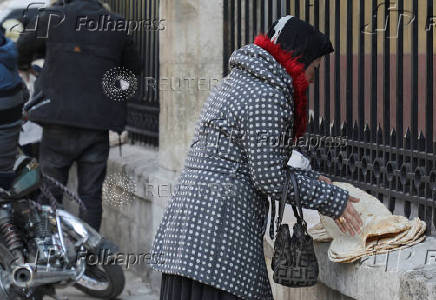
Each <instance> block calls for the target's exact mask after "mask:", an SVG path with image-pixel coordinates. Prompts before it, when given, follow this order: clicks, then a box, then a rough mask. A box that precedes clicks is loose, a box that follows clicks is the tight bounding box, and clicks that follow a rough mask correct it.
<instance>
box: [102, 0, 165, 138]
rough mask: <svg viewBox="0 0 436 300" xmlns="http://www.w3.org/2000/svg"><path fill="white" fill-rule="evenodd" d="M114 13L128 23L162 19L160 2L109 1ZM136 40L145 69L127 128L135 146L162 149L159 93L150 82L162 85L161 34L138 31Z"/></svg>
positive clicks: (135, 0) (130, 104) (153, 31)
mask: <svg viewBox="0 0 436 300" xmlns="http://www.w3.org/2000/svg"><path fill="white" fill-rule="evenodd" d="M105 2H106V3H107V4H109V6H110V7H111V10H112V11H113V12H115V13H118V14H120V15H122V16H123V17H125V18H126V19H127V20H136V21H143V22H144V24H147V23H146V22H153V21H156V20H160V19H159V0H106V1H105ZM133 37H134V40H135V42H136V45H137V46H138V50H139V53H140V55H141V59H142V64H143V69H142V73H141V75H140V77H139V78H138V94H139V97H136V98H135V99H134V100H131V101H129V103H128V111H127V127H126V129H127V130H128V132H129V138H130V139H131V141H132V142H140V143H145V144H150V145H154V146H158V145H159V91H158V89H157V88H156V87H155V85H154V84H153V85H152V84H150V82H158V81H159V30H147V29H146V28H145V29H144V28H142V29H140V30H139V29H138V30H135V31H134V32H133Z"/></svg>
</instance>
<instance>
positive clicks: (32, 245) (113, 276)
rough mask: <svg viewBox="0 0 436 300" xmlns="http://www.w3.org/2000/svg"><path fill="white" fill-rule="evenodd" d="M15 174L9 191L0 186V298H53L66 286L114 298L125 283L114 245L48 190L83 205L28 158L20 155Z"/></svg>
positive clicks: (94, 295)
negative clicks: (59, 192) (57, 192)
mask: <svg viewBox="0 0 436 300" xmlns="http://www.w3.org/2000/svg"><path fill="white" fill-rule="evenodd" d="M16 174H18V175H17V176H16V178H15V180H14V181H13V183H12V187H11V188H10V189H8V190H4V189H1V188H0V299H1V300H3V299H5V300H6V299H11V300H42V299H43V297H44V296H51V297H53V298H55V299H57V297H56V289H58V288H64V287H67V286H71V285H73V286H74V287H75V288H77V289H79V290H81V291H82V292H84V293H85V294H87V295H89V296H91V297H96V298H101V299H114V298H116V297H118V296H119V295H120V294H121V293H122V291H123V289H124V285H125V278H124V273H123V270H122V267H121V265H119V264H117V263H116V261H115V259H114V257H115V255H114V254H115V253H116V252H117V251H118V248H117V247H116V246H115V245H114V244H113V243H111V242H110V241H109V240H107V239H105V238H103V237H102V236H101V235H100V234H99V233H98V232H96V231H95V230H94V229H93V228H92V227H91V226H89V225H88V224H87V223H85V222H83V221H82V220H80V219H79V218H77V217H75V216H73V215H72V214H70V213H68V212H67V211H65V210H63V209H61V208H60V207H59V204H58V203H57V201H56V198H55V197H54V196H53V189H54V188H57V189H60V190H61V191H62V193H63V195H64V197H65V195H67V196H68V197H70V198H71V199H73V200H74V201H76V202H77V203H78V204H79V205H81V206H82V207H84V205H83V202H82V201H81V200H80V198H79V197H78V196H77V195H76V194H75V193H73V192H71V191H70V190H68V188H66V187H65V186H63V185H62V184H61V183H59V182H57V181H56V180H55V179H53V178H51V177H50V176H47V175H45V174H43V173H42V172H41V171H40V168H39V165H38V163H37V161H36V160H35V159H34V158H30V157H21V158H20V159H19V161H18V162H17V163H16ZM96 257H97V258H101V257H105V258H106V259H105V261H104V262H103V261H98V262H96V260H95V258H96ZM90 258H92V260H90ZM108 258H109V259H108Z"/></svg>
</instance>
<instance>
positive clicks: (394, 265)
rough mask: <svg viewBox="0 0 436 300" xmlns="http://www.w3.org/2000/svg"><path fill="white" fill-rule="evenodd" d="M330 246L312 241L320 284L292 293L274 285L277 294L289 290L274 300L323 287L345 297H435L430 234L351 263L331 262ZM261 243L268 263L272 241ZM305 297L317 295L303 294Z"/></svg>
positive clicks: (435, 259) (435, 244)
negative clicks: (384, 252)
mask: <svg viewBox="0 0 436 300" xmlns="http://www.w3.org/2000/svg"><path fill="white" fill-rule="evenodd" d="M329 245H330V243H315V251H316V255H317V258H318V263H319V267H320V276H319V281H320V283H322V285H320V286H318V285H317V286H315V287H311V288H303V289H301V290H302V291H298V292H294V290H295V289H289V288H286V287H282V286H279V285H276V284H273V286H274V289H275V294H276V295H279V294H284V293H286V290H288V291H287V292H288V293H290V295H289V296H288V297H285V298H283V297H278V298H277V299H289V300H290V299H292V300H294V299H300V298H299V297H298V293H302V292H303V293H304V292H305V293H306V294H313V293H314V292H313V291H311V290H313V289H314V288H316V289H320V290H323V289H325V286H327V287H328V288H330V289H332V290H335V291H337V292H338V293H340V294H342V295H343V296H346V297H347V298H345V299H357V300H381V299H386V300H388V299H389V300H406V299H407V300H415V299H416V300H418V299H419V300H427V299H428V300H434V299H436V238H433V237H429V238H427V239H426V241H425V242H423V243H420V244H417V245H415V246H412V247H409V248H407V249H403V250H396V251H391V252H389V253H388V254H381V255H376V256H369V257H367V258H364V259H362V260H360V261H359V262H355V263H351V264H343V263H334V262H331V261H330V260H329V259H328V256H327V251H328V248H329ZM264 246H265V247H264V249H265V256H266V259H267V262H270V260H271V257H272V254H273V248H272V245H271V242H270V241H268V240H266V239H265V243H264ZM269 264H270V263H269ZM268 268H269V266H268ZM269 272H271V270H269ZM271 282H272V274H271ZM304 290H305V291H304ZM296 296H297V297H296ZM341 297H342V296H341ZM348 297H350V298H348ZM301 299H302V298H301ZM305 299H319V298H316V297H315V298H313V297H307V296H306V297H305ZM323 299H339V298H329V297H326V298H323Z"/></svg>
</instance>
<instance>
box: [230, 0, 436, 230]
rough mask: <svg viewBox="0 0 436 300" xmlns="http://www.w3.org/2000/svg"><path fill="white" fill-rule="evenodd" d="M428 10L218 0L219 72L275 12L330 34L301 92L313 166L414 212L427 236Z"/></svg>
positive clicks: (430, 171)
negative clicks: (329, 49)
mask: <svg viewBox="0 0 436 300" xmlns="http://www.w3.org/2000/svg"><path fill="white" fill-rule="evenodd" d="M433 11H434V7H433V0H426V1H418V0H406V1H404V0H396V1H394V2H392V1H386V2H382V1H380V0H379V1H377V0H371V1H365V0H359V1H357V0H315V1H313V0H291V1H286V0H282V1H280V0H276V1H272V0H224V75H226V74H227V73H228V71H229V70H228V64H227V63H228V59H229V57H230V55H231V53H232V51H234V50H235V49H238V48H240V47H241V46H242V45H243V44H247V43H251V42H252V41H253V38H254V36H255V35H256V34H258V33H261V32H263V33H266V32H267V29H268V27H269V26H270V25H271V24H272V22H273V21H274V20H275V19H276V18H277V17H278V16H283V15H286V14H291V15H294V16H296V17H299V18H301V19H304V20H306V21H308V22H310V23H311V24H313V25H314V26H315V27H316V28H318V29H320V30H321V31H322V32H324V33H326V34H327V35H329V36H330V39H331V40H332V43H333V46H334V48H335V52H334V54H332V55H331V56H328V57H325V58H324V60H323V62H322V65H321V68H320V69H319V70H318V71H317V72H316V80H315V82H314V84H313V86H311V88H310V91H309V96H310V97H309V99H310V100H309V102H310V103H309V108H310V119H309V126H308V132H307V134H306V136H305V138H306V139H305V140H306V141H315V143H313V144H312V145H311V144H310V143H307V146H306V150H308V153H309V156H310V157H311V161H312V166H313V167H314V168H315V169H317V170H320V171H321V172H322V173H324V174H325V175H327V176H329V177H331V178H332V179H333V180H337V181H346V182H350V183H352V184H354V185H355V186H358V187H359V188H362V189H364V190H366V191H367V192H368V193H370V194H372V195H374V196H376V197H377V198H378V199H379V200H380V201H382V202H383V203H384V204H385V205H386V207H387V208H388V209H389V210H390V211H391V212H393V213H394V214H398V215H404V216H406V217H408V218H413V217H419V218H421V219H422V220H424V221H426V223H427V232H426V233H427V234H428V235H430V234H434V233H435V232H436V230H435V224H436V206H435V201H436V192H435V191H436V168H435V166H436V156H435V153H436V143H435V142H434V134H433V131H434V129H435V128H436V126H435V122H434V117H433V114H434V104H433V101H434V89H435V86H434V77H433V76H434V74H433V73H434V69H433V63H434V59H435V56H434V52H433V51H434V50H433V48H434V37H433V34H434V30H433V26H432V24H434V23H436V22H435V20H436V18H434V17H433ZM336 28H338V30H336ZM420 31H421V32H420ZM420 78H421V80H420ZM331 110H332V111H331ZM326 137H341V138H343V139H345V142H346V146H345V147H332V146H331V145H329V143H327V142H326V141H327V139H326Z"/></svg>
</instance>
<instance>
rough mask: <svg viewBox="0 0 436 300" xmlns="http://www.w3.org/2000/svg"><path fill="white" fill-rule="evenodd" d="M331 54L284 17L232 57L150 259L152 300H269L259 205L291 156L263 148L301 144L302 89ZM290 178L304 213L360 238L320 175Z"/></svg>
mask: <svg viewBox="0 0 436 300" xmlns="http://www.w3.org/2000/svg"><path fill="white" fill-rule="evenodd" d="M332 51H333V48H332V46H331V43H330V41H329V40H328V38H327V37H326V36H325V35H323V34H322V33H320V32H319V31H317V30H315V29H314V28H313V27H312V26H311V25H309V24H307V23H305V22H303V21H301V20H298V19H297V18H295V17H292V16H287V17H283V18H281V19H279V20H278V21H276V22H275V23H274V24H273V26H272V27H271V29H270V30H269V32H268V35H267V36H258V37H257V38H256V39H255V43H254V44H250V45H246V46H244V47H242V48H241V49H239V50H237V51H235V52H234V53H233V54H232V56H231V58H230V61H229V63H230V67H231V72H230V74H229V76H227V77H226V78H225V79H224V80H223V81H222V83H221V84H220V85H219V86H218V87H217V89H216V90H215V92H213V93H212V94H211V95H210V97H209V99H208V100H207V102H206V104H205V106H204V108H203V112H202V114H201V118H200V121H199V124H198V126H197V129H196V132H195V136H194V140H193V143H192V145H191V148H190V150H189V153H188V156H187V158H186V161H185V167H184V169H183V172H182V174H181V176H180V178H179V181H178V190H177V192H176V193H175V194H174V196H173V197H172V199H171V201H170V204H169V207H168V209H167V210H166V212H165V214H164V217H163V220H162V223H161V224H160V227H159V229H158V231H157V235H156V238H155V241H154V245H153V253H154V254H159V255H160V257H162V258H163V259H162V261H160V262H156V263H154V264H153V265H152V267H153V268H154V269H155V270H158V271H161V272H163V273H164V274H163V276H162V286H161V300H174V299H177V300H179V299H180V300H181V299H183V300H203V299H204V300H206V299H208V300H212V299H213V300H223V299H226V300H236V299H262V300H265V299H272V292H271V287H270V283H269V281H268V274H267V268H266V264H265V259H264V253H263V236H264V233H265V230H266V224H267V217H268V196H270V197H271V198H272V199H274V200H278V199H279V197H280V195H281V190H282V187H283V186H284V183H285V181H286V180H290V178H288V177H287V176H288V175H287V174H288V173H287V172H286V170H285V168H286V167H287V166H286V164H287V161H288V159H289V157H290V155H291V150H292V149H291V145H290V144H289V143H285V144H284V143H272V142H271V141H272V140H277V139H280V138H281V137H282V136H283V135H288V136H289V135H290V136H291V137H294V138H296V137H299V136H302V135H303V134H304V132H305V130H306V124H307V116H306V106H307V99H306V90H307V87H308V84H309V83H310V82H312V81H313V77H314V72H315V69H316V68H317V67H318V66H319V63H320V59H321V57H322V56H324V55H327V54H329V53H330V52H332ZM291 52H292V53H293V56H292V55H291V54H290V53H291ZM296 57H298V59H297V58H296ZM295 173H296V174H297V175H296V176H297V182H298V184H299V189H300V190H299V192H300V195H301V197H300V198H302V199H301V201H302V202H303V203H302V204H303V207H305V208H310V209H315V210H318V211H319V212H321V213H322V214H324V215H327V216H330V217H332V218H335V219H338V218H339V217H342V219H341V220H342V222H344V220H345V221H346V223H344V224H341V229H342V230H348V231H349V232H350V234H354V231H359V225H360V222H361V221H360V218H359V216H358V214H357V213H356V211H355V210H354V209H353V207H352V204H351V202H354V201H358V199H354V198H352V197H349V195H348V192H347V191H344V190H342V189H340V188H338V187H336V186H334V185H331V184H329V183H328V182H330V181H329V179H328V178H325V177H322V176H320V174H319V172H316V171H312V170H295ZM289 189H290V190H289V191H288V193H289V195H291V196H290V197H289V198H290V199H289V200H290V201H292V199H293V196H292V195H293V187H292V184H290V185H289ZM338 224H339V221H338ZM345 226H346V227H345Z"/></svg>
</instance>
